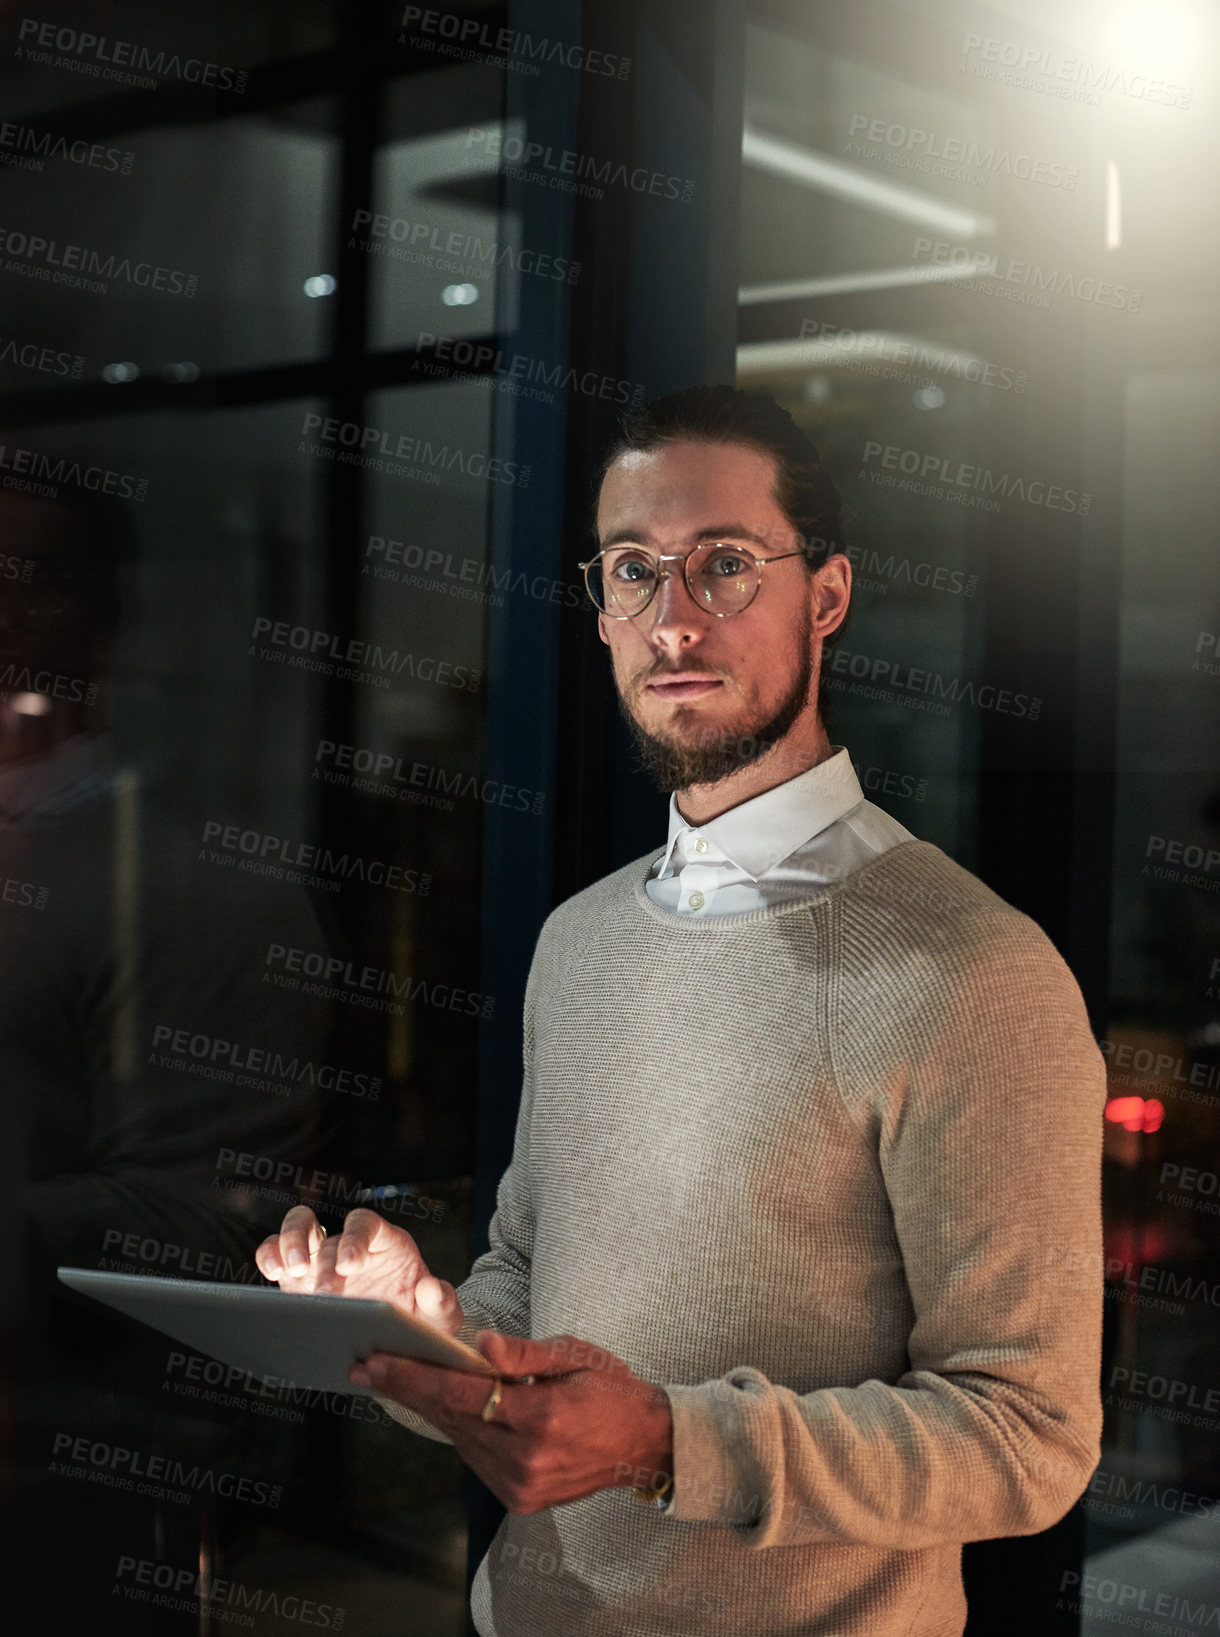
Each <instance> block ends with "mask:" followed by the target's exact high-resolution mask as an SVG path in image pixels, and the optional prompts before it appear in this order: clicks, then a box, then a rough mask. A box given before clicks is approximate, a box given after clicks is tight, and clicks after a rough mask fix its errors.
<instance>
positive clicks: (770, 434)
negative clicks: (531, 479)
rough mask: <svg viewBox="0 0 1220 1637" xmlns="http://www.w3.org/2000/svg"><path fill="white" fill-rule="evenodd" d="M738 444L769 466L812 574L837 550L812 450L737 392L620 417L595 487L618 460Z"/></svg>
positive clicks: (826, 477) (836, 507)
mask: <svg viewBox="0 0 1220 1637" xmlns="http://www.w3.org/2000/svg"><path fill="white" fill-rule="evenodd" d="M683 442H690V443H739V444H744V445H745V446H746V447H747V448H750V449H756V450H758V452H759V453H760V454H764V455H770V456H771V458H772V459H773V460H774V462H775V502H776V505H777V506H778V507H779V509H780V510H781V511H782V512H783V514H784V516H785V517H786V518H787V519H788V521H789V522H790V523H791V525H792V527H793V528H794V529H796V530H797V532H798V533H799V534H800V537H801V544H802V546H803V548H804V553H805V561H806V562H807V563H808V564H809V566H810V567H811V568H819V567H820V566H821V565H822V563H824V562H825V561H826V559H827V558H828V557H830V556H832V555H833V554H834V553H835V552H836V551H842V549H843V544H842V506H841V503H840V501H839V495H838V491H837V490H836V488H835V486H834V484H833V482H832V481H831V478H830V474H829V473H828V472H827V470H826V466H825V463H824V462H823V460H822V457H821V455H820V453H819V452H818V450H817V447H816V446H815V445H814V444H813V443H812V441H811V440H810V439H809V438H808V437H806V435H805V433H804V432H802V431H801V429H800V427H799V426H798V425H797V424H796V422H795V421H794V420H793V419H792V416H791V415H789V413H788V411H787V410H786V409H784V408H782V407H781V406H780V405H779V404H777V403H776V401H775V399H774V398H771V397H768V396H767V395H766V394H765V393H761V392H743V391H742V390H741V388H740V387H730V386H698V387H684V388H683V389H682V391H681V392H671V393H669V394H668V396H666V397H664V398H655V399H653V401H652V402H651V403H646V404H641V405H640V406H639V408H638V409H634V410H632V411H631V412H630V413H629V414H627V415H626V416H624V418H623V420H622V422H621V423H620V425H619V430H618V434H617V436H616V437H615V439H614V441H613V442H612V443H611V445H610V448H609V450H608V451H607V453H606V458H605V460H604V461H603V462H602V465H601V470H600V472H599V473H598V488H599V489H600V487H601V484H602V482H603V481H604V480H605V476H606V473H607V472H608V471H609V470H610V468H611V466H613V465H614V463H615V461H616V460H618V459H620V457H621V456H623V455H626V454H630V453H631V452H632V451H634V450H639V451H641V452H647V451H651V450H653V449H659V448H661V447H662V446H664V445H665V444H669V443H683Z"/></svg>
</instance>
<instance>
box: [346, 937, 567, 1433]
mask: <svg viewBox="0 0 1220 1637" xmlns="http://www.w3.org/2000/svg"><path fill="white" fill-rule="evenodd" d="M540 958H541V940H540V943H539V948H538V949H536V950H535V955H534V960H533V962H532V964H531V966H530V973H529V978H528V981H527V983H526V987H525V1012H524V1038H523V1048H522V1056H523V1076H522V1083H521V1103H520V1106H519V1108H518V1110H517V1128H516V1133H515V1135H514V1138H513V1154H512V1159H511V1161H510V1162H509V1165H508V1168H507V1170H506V1171H505V1172H504V1175H503V1176H502V1177H501V1178H500V1183H499V1187H498V1188H497V1190H496V1208H495V1210H494V1212H493V1213H492V1218H491V1222H490V1224H489V1226H488V1230H487V1236H488V1249H487V1250H486V1251H484V1253H483V1255H482V1256H480V1257H478V1259H477V1260H476V1261H475V1263H474V1266H473V1267H472V1268H471V1270H470V1272H469V1274H468V1275H467V1277H466V1279H465V1280H464V1281H463V1282H462V1284H460V1285H459V1286H458V1292H457V1296H458V1301H459V1303H460V1304H461V1308H462V1315H463V1319H462V1327H461V1329H460V1330H459V1331H458V1339H459V1340H460V1341H464V1342H467V1343H469V1345H470V1346H471V1347H473V1346H474V1338H475V1336H476V1335H477V1334H478V1332H479V1331H480V1330H499V1331H502V1332H504V1333H505V1334H507V1335H510V1336H528V1335H529V1333H530V1259H531V1256H532V1254H533V1247H534V1209H533V1202H532V1199H531V1195H530V1186H529V1145H530V1133H529V1127H530V1115H531V1111H532V1109H533V1071H534V1003H535V996H536V994H537V992H538V983H539V977H538V973H539V966H540ZM378 1403H379V1404H380V1405H381V1406H382V1408H383V1409H384V1410H385V1411H386V1413H387V1415H390V1416H392V1417H393V1419H394V1420H395V1421H398V1422H400V1423H401V1425H403V1426H404V1427H409V1428H410V1429H411V1431H412V1432H418V1433H422V1435H423V1436H424V1437H425V1438H432V1439H434V1440H435V1441H436V1442H438V1443H442V1444H448V1443H452V1439H450V1438H447V1437H446V1436H445V1434H444V1433H443V1432H441V1431H439V1430H438V1429H437V1428H436V1427H434V1426H433V1425H432V1423H431V1422H430V1421H425V1420H424V1418H423V1416H422V1415H417V1414H416V1412H415V1411H414V1410H408V1409H406V1408H405V1407H404V1406H403V1405H401V1404H395V1403H394V1402H393V1400H392V1399H388V1398H378Z"/></svg>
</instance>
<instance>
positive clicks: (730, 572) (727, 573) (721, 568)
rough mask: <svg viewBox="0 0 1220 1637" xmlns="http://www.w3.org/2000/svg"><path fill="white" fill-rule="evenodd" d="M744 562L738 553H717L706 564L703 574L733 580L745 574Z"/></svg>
mask: <svg viewBox="0 0 1220 1637" xmlns="http://www.w3.org/2000/svg"><path fill="white" fill-rule="evenodd" d="M745 567H746V560H745V558H744V557H743V556H742V555H741V553H740V552H739V551H719V552H717V553H716V555H715V556H714V557H713V558H712V559H711V561H710V562H709V563H708V564H707V566H706V567H705V569H704V570H703V572H704V573H705V574H716V575H720V576H721V577H723V578H725V579H733V578H734V577H735V576H736V575H738V574H743V573H744V572H745Z"/></svg>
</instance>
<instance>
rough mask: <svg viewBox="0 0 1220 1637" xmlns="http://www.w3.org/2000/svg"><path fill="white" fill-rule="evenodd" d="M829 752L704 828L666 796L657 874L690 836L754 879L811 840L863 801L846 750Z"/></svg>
mask: <svg viewBox="0 0 1220 1637" xmlns="http://www.w3.org/2000/svg"><path fill="white" fill-rule="evenodd" d="M830 749H831V754H830V755H829V756H828V757H827V758H826V760H825V761H822V762H819V763H818V764H817V766H816V767H810V768H807V769H806V770H805V772H804V773H798V774H797V775H796V776H795V778H791V779H786V780H785V781H784V783H783V784H777V785H775V786H774V787H773V788H772V789H770V790H764V791H763V793H762V795H761V796H751V798H750V799H749V801H743V802H739V803H738V805H737V806H736V807H730V808H729V810H728V812H727V813H721V815H720V817H719V818H714V819H711V820H709V821H708V823H706V824H688V823H687V822H686V820H685V819H684V818H683V817H682V815H681V813H680V812H679V811H678V803H677V799H676V797H675V796H673V795H671V796H670V798H669V842H668V846H667V847H666V850H665V855H664V857H663V858H662V860H661V863H660V866H659V868H658V870H657V875H658V876H663V875H665V873H666V872H667V870H668V869H669V867H670V860H671V859H672V858H673V854H674V849H675V847H676V846H677V844H678V842H679V840H680V839H681V838H682V837H683V836H686V835H693V834H695V833H698V834H699V835H701V836H703V837H704V838H705V839H706V840H707V841H708V842H710V844H711V846H712V848H714V849H715V851H716V852H717V853H720V854H723V856H724V857H725V858H727V859H728V860H729V862H730V863H731V864H735V865H736V866H737V868H738V869H740V870H743V871H744V872H745V873H746V875H748V876H750V877H752V878H753V879H754V880H757V879H758V877H759V876H761V875H763V874H765V872H766V871H767V870H770V869H773V868H774V867H775V865H776V864H779V863H781V862H782V861H783V860H784V859H785V858H787V857H788V856H789V854H790V853H794V852H795V851H796V849H797V848H798V847H801V846H803V845H804V844H805V843H806V842H807V841H812V839H813V837H814V836H816V835H817V834H818V833H819V832H820V831H822V830H825V829H826V828H827V826H828V825H831V824H833V823H834V822H835V821H836V820H837V819H841V818H842V817H843V815H844V814H845V813H849V812H850V811H851V810H852V808H853V807H855V806H857V805H858V804H859V803H860V802H861V801H863V800H864V791H863V790H862V789H861V787H860V781H859V779H858V778H857V777H856V770H855V768H854V767H853V766H852V763H851V757H850V756H849V755H848V754H847V750H846V748H845V746H843V745H832V746H831V747H830ZM683 850H684V851H685V850H686V849H685V847H684V848H683Z"/></svg>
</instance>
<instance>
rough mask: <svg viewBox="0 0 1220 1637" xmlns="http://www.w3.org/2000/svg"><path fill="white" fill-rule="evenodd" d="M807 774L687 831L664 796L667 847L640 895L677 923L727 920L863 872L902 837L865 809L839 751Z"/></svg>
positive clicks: (893, 824) (899, 829) (878, 812)
mask: <svg viewBox="0 0 1220 1637" xmlns="http://www.w3.org/2000/svg"><path fill="white" fill-rule="evenodd" d="M830 749H831V754H830V755H829V756H828V757H827V758H826V760H825V761H824V762H819V763H818V764H817V766H816V767H811V768H808V769H807V770H806V771H805V772H804V773H798V774H797V775H796V777H795V778H792V779H788V780H786V781H785V782H784V783H783V784H777V785H775V786H774V788H773V789H771V790H764V791H763V793H762V795H761V796H752V797H751V798H750V800H749V801H743V802H740V803H739V804H738V805H737V806H736V807H731V808H730V809H729V810H728V812H727V813H721V815H720V817H719V818H714V819H711V820H710V821H709V822H708V823H707V824H694V825H692V824H688V823H687V822H686V820H685V819H684V818H683V817H682V815H681V813H680V812H679V811H678V804H677V800H676V798H675V797H674V796H672V795H671V796H670V798H669V845H668V846H667V847H666V849H665V852H664V854H663V855H662V856H661V858H659V859H658V860H657V862H656V863H655V864H654V865H653V868H652V871H651V872H650V874H649V877H648V880H647V881H646V882H645V891H646V892H647V893H648V896H649V897H650V898H651V899H652V900H653V902H654V903H655V904H658V905H660V907H661V908H662V909H668V910H672V911H674V912H675V913H677V914H678V915H735V914H740V913H741V912H742V911H743V910H752V909H763V908H765V907H766V906H767V905H769V904H779V903H783V902H784V901H785V900H790V899H793V898H801V897H804V896H805V895H806V894H807V893H808V892H809V890H810V888H811V887H816V886H824V885H825V884H826V883H827V882H830V881H838V880H840V879H842V877H843V876H845V875H848V874H850V873H851V872H852V871H853V870H855V869H858V868H859V867H860V865H861V864H866V863H867V862H868V860H869V859H870V858H875V857H876V856H877V854H878V853H883V852H885V850H886V849H887V848H889V847H894V846H897V844H898V843H899V842H900V841H913V840H915V837H914V836H913V835H912V834H911V832H910V831H909V830H907V829H904V827H903V826H902V825H901V824H899V822H898V820H897V819H895V818H891V817H890V815H889V814H888V813H886V812H884V811H883V810H882V809H881V808H880V807H877V806H875V805H874V804H873V803H872V802H871V801H867V800H866V799H865V796H864V791H863V790H862V788H861V786H860V781H859V779H858V778H857V777H856V770H855V768H854V767H853V766H852V762H851V757H850V756H849V755H848V754H847V751H846V749H845V748H844V746H842V745H831V747H830Z"/></svg>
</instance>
